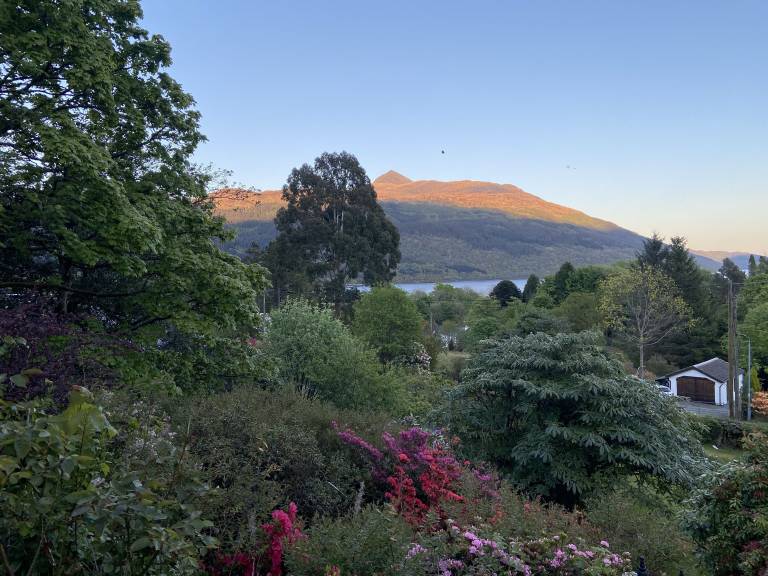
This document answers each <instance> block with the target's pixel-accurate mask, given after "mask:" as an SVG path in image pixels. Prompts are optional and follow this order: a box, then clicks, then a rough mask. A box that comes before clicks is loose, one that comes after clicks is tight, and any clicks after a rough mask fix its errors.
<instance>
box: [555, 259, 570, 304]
mask: <svg viewBox="0 0 768 576" xmlns="http://www.w3.org/2000/svg"><path fill="white" fill-rule="evenodd" d="M575 270H576V269H575V268H574V267H573V264H571V263H570V262H565V263H564V264H563V265H562V266H560V269H559V270H558V271H557V273H556V274H555V275H554V276H553V278H552V283H551V289H550V292H551V296H552V298H553V300H554V301H555V304H560V302H562V301H563V300H565V298H566V297H567V296H568V283H569V281H570V279H571V276H572V275H573V273H574V272H575Z"/></svg>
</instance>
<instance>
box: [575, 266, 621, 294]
mask: <svg viewBox="0 0 768 576" xmlns="http://www.w3.org/2000/svg"><path fill="white" fill-rule="evenodd" d="M610 273H611V268H609V267H607V266H583V267H581V268H576V269H575V270H574V271H573V273H572V274H571V275H570V276H569V277H568V282H567V283H566V287H567V290H568V295H571V294H573V293H575V292H587V293H595V292H597V290H598V288H600V282H602V281H603V280H604V279H605V278H606V277H607V276H608V275H609V274H610ZM567 297H568V296H566V298H567Z"/></svg>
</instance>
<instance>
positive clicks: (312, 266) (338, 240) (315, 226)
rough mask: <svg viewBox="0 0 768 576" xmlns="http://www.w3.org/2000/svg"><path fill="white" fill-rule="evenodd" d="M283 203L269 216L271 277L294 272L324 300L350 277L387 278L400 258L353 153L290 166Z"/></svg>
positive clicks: (336, 296)
mask: <svg viewBox="0 0 768 576" xmlns="http://www.w3.org/2000/svg"><path fill="white" fill-rule="evenodd" d="M283 199H284V200H285V201H286V202H287V206H285V207H284V208H281V209H280V210H279V211H278V213H277V217H276V218H275V225H276V226H277V231H278V236H277V238H276V239H275V240H274V242H272V244H270V246H269V248H268V250H267V252H268V253H274V254H278V255H279V257H278V258H272V259H271V260H270V259H268V261H270V262H272V263H273V264H274V266H273V269H271V270H272V273H273V277H274V279H275V281H276V282H277V281H278V280H280V279H282V278H284V277H287V276H289V275H290V272H291V271H298V272H299V273H300V274H301V275H303V276H305V277H306V278H307V279H308V281H309V282H310V283H311V284H312V285H313V287H314V291H315V292H316V293H317V294H318V295H320V296H324V297H325V298H327V299H328V300H329V301H330V302H334V303H339V302H341V300H342V296H343V294H344V290H345V287H346V285H347V283H349V282H350V281H354V280H357V279H358V278H361V279H362V280H363V282H365V283H366V284H368V285H374V284H377V283H380V282H388V281H389V280H391V279H392V278H393V277H394V275H395V270H396V268H397V264H398V262H399V261H400V248H399V244H400V235H399V234H398V232H397V228H395V226H394V224H392V223H391V222H390V221H389V220H388V219H387V217H386V216H385V215H384V210H383V209H382V208H381V206H379V204H378V202H377V200H376V191H375V190H374V189H373V186H372V185H371V181H370V180H369V179H368V176H367V175H366V173H365V170H363V167H362V166H360V163H359V162H358V161H357V158H355V157H354V156H352V155H351V154H348V153H347V152H341V153H338V154H331V153H328V152H326V153H324V154H322V155H320V156H319V157H318V158H316V159H315V162H314V164H313V165H312V166H310V165H309V164H304V165H302V166H301V167H300V168H294V169H293V171H292V172H291V175H290V176H289V177H288V183H287V184H286V185H285V186H284V187H283Z"/></svg>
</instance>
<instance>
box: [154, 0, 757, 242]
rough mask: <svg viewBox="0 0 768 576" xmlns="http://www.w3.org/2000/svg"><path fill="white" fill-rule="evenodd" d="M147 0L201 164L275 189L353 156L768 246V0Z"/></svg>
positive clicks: (628, 222)
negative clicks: (308, 169) (304, 167)
mask: <svg viewBox="0 0 768 576" xmlns="http://www.w3.org/2000/svg"><path fill="white" fill-rule="evenodd" d="M143 6H144V12H145V20H144V24H145V26H146V27H147V28H148V29H149V30H150V31H151V32H153V33H159V34H162V35H163V36H165V37H166V38H167V39H168V40H169V41H170V42H171V45H172V46H173V58H174V64H173V67H172V74H173V75H174V77H175V78H176V79H177V80H179V81H180V82H181V83H182V84H183V85H184V87H185V88H186V89H187V90H188V91H189V92H191V93H192V94H193V96H194V97H195V98H196V100H197V102H198V106H199V109H200V111H201V112H202V114H203V121H202V126H203V131H204V132H205V134H206V135H207V136H208V138H209V142H208V143H206V144H205V145H203V146H202V147H201V148H200V150H199V151H198V154H197V157H198V160H199V161H201V162H211V163H213V164H214V165H215V166H217V167H219V168H227V169H230V170H232V171H233V172H234V176H233V179H234V180H235V181H237V182H240V183H243V184H246V185H249V186H255V187H256V188H263V189H266V188H276V187H279V186H280V185H282V183H283V182H284V181H285V178H286V177H287V175H288V173H289V172H290V170H291V168H292V167H294V166H297V165H299V164H302V163H304V162H311V161H312V159H313V158H314V157H315V156H317V155H318V154H319V153H321V152H323V151H338V150H347V151H349V152H352V153H354V154H355V155H357V157H358V158H359V159H360V161H361V162H362V164H363V166H364V167H365V168H366V170H367V171H368V173H369V175H371V177H372V178H373V177H375V176H377V175H379V174H380V173H382V172H384V171H386V170H389V169H394V170H397V171H399V172H401V173H403V174H405V175H406V176H409V177H411V178H414V179H437V180H455V179H475V180H490V181H495V182H505V183H512V184H516V185H518V186H521V187H522V188H524V189H525V190H527V191H528V192H531V193H533V194H536V195H538V196H541V197H543V198H545V199H547V200H550V201H553V202H558V203H561V204H565V205H568V206H571V207H574V208H577V209H580V210H583V211H585V212H587V213H590V214H592V215H594V216H598V217H602V218H605V219H608V220H611V221H613V222H616V223H617V224H620V225H622V226H624V227H627V228H630V229H632V230H635V231H637V232H640V233H643V234H650V233H651V232H653V231H656V232H659V233H661V234H663V235H665V236H667V237H669V236H672V235H678V234H680V235H684V236H686V237H687V238H688V239H689V243H690V245H691V246H692V247H695V248H701V249H722V250H751V251H755V252H762V253H766V252H768V190H767V188H768V186H766V184H767V183H768V72H767V70H768V69H767V68H766V61H768V2H766V1H765V0H753V1H750V0H722V1H719V2H711V1H707V0H695V1H688V2H686V1H681V0H675V1H669V0H658V1H650V0H642V1H640V0H636V1H630V0H603V1H598V0H583V1H581V0H560V1H548V0H526V1H522V0H520V1H514V0H510V1H495V2H492V1H480V0H474V1H469V0H466V1H462V2H458V1H457V2H453V1H447V0H440V1H426V0H408V1H405V0H404V1H392V0H388V1H383V0H382V1H376V2H375V1H372V0H354V1H331V0H326V1H306V2H298V1H296V2H294V1H288V0H279V1H278V0H271V1H249V0H218V1H213V0H207V1H204V0H144V3H143ZM441 150H445V154H444V155H443V154H441ZM568 166H570V167H571V168H568ZM729 214H730V215H732V219H731V220H730V223H729V222H728V221H727V220H726V218H727V217H728V216H729Z"/></svg>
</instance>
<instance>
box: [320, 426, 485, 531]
mask: <svg viewBox="0 0 768 576" xmlns="http://www.w3.org/2000/svg"><path fill="white" fill-rule="evenodd" d="M334 428H336V429H337V430H338V433H339V437H340V438H341V439H342V440H343V441H344V442H345V443H347V444H348V445H350V446H352V447H354V448H356V449H357V450H358V451H359V452H360V454H361V455H362V456H363V457H364V458H365V459H366V460H367V461H368V464H369V466H370V470H371V478H372V480H373V481H374V482H375V483H376V484H377V485H378V488H379V490H380V491H383V492H384V496H385V498H386V499H387V500H388V501H389V502H390V503H391V504H392V506H393V508H394V509H395V510H396V511H397V512H398V513H399V514H400V515H401V516H402V517H403V518H404V519H405V520H406V521H407V522H409V523H410V524H412V525H413V526H421V525H423V524H424V522H425V519H426V518H427V516H428V514H429V513H432V514H433V515H435V514H436V515H438V517H439V518H441V519H442V518H445V517H446V516H445V511H444V506H445V505H446V504H447V503H449V502H462V503H466V502H467V501H466V499H465V497H464V496H463V495H462V494H461V493H460V492H459V490H460V486H461V484H462V482H461V480H462V477H463V476H464V475H466V474H468V473H472V474H475V475H476V477H477V478H478V479H481V480H482V481H483V482H484V483H485V485H486V486H485V489H486V493H485V496H486V497H492V498H494V497H495V492H494V490H493V482H494V479H493V477H492V476H491V475H487V474H483V473H482V471H480V470H478V469H475V468H473V467H471V465H470V463H469V462H468V461H467V462H463V463H461V462H459V461H458V460H457V459H456V458H455V456H454V454H453V451H452V449H451V447H450V446H449V445H448V444H447V443H446V442H445V440H444V439H443V438H442V437H440V436H438V435H436V434H432V433H429V432H427V431H425V430H422V429H421V428H418V427H416V426H414V427H412V428H409V429H407V430H402V431H400V432H399V433H398V434H396V435H392V434H390V433H388V432H384V433H383V434H382V436H381V441H382V448H381V449H379V448H377V447H376V446H374V445H373V444H371V443H369V442H367V441H366V440H364V439H363V438H361V437H360V436H358V435H357V434H355V433H354V432H352V431H351V430H350V429H343V428H340V427H339V426H338V425H336V424H334Z"/></svg>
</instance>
